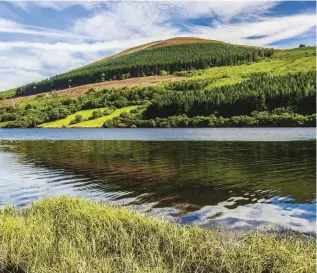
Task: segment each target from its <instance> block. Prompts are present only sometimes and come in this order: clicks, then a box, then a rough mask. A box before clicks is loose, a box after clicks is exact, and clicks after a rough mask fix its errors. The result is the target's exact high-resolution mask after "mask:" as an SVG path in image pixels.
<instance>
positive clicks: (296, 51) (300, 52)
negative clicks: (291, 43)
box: [274, 46, 316, 58]
mask: <svg viewBox="0 0 317 273" xmlns="http://www.w3.org/2000/svg"><path fill="white" fill-rule="evenodd" d="M307 54H308V55H314V54H315V55H314V56H316V47H314V46H307V47H299V48H292V49H284V50H276V51H275V53H274V57H276V58H284V57H304V56H305V55H307Z"/></svg>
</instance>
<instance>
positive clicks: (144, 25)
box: [0, 0, 316, 91]
mask: <svg viewBox="0 0 317 273" xmlns="http://www.w3.org/2000/svg"><path fill="white" fill-rule="evenodd" d="M179 36H180V37H184V36H185V37H200V38H206V39H212V40H220V41H224V42H228V43H234V44H242V45H254V46H267V47H274V48H294V47H298V46H299V44H301V43H302V44H306V45H314V44H315V43H316V42H315V40H316V2H315V1H291V2H287V1H273V0H271V1H252V0H248V1H244V2H243V1H165V2H163V1H131V0H130V1H127V0H126V1H121V2H120V1H95V2H89V1H78V2H75V1H71V2H70V1H43V0H42V1H28V2H23V1H11V2H0V91H4V90H8V89H11V88H14V87H18V86H20V85H23V84H26V83H29V82H33V81H38V80H42V79H44V78H47V77H50V76H53V75H56V74H59V73H63V72H66V71H68V70H70V69H73V68H77V67H80V66H83V65H85V64H87V63H90V62H93V61H96V60H98V59H101V58H104V57H106V56H109V55H113V54H115V53H118V52H120V51H122V50H124V49H127V48H130V47H133V46H137V45H140V44H145V43H148V42H152V41H158V40H164V39H168V38H172V37H179Z"/></svg>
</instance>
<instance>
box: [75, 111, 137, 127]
mask: <svg viewBox="0 0 317 273" xmlns="http://www.w3.org/2000/svg"><path fill="white" fill-rule="evenodd" d="M137 107H138V106H128V107H124V108H121V109H117V110H115V111H114V112H113V113H112V114H110V115H107V116H104V117H101V118H97V119H93V120H88V121H84V122H81V123H77V124H74V125H71V126H70V127H72V128H100V127H102V125H103V124H104V123H105V122H106V121H108V120H112V119H113V118H114V117H118V116H119V115H120V114H121V113H123V112H127V113H129V112H130V111H131V110H132V109H136V108H137Z"/></svg>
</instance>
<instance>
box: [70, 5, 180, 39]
mask: <svg viewBox="0 0 317 273" xmlns="http://www.w3.org/2000/svg"><path fill="white" fill-rule="evenodd" d="M167 19H168V17H167V16H166V14H164V13H161V12H160V11H158V10H157V12H153V9H152V4H151V3H150V4H149V3H147V2H145V3H133V4H131V3H129V4H128V3H126V2H119V3H116V4H115V5H113V6H112V7H111V9H109V10H105V11H102V12H100V13H97V14H95V15H93V16H91V17H89V18H83V19H82V18H80V19H78V20H77V21H76V22H75V23H74V27H73V31H74V32H75V33H77V34H80V35H82V36H88V37H91V38H92V39H94V40H106V41H112V40H117V39H122V40H125V39H129V40H130V39H135V38H145V37H151V39H152V40H153V39H154V40H158V39H160V38H161V37H171V36H175V35H178V34H179V33H180V32H179V29H178V28H176V27H173V26H171V24H170V23H169V22H168V21H167Z"/></svg>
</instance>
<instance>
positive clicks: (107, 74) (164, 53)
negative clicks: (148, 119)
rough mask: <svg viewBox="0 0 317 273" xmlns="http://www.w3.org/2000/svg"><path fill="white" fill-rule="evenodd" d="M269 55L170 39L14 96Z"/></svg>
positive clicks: (244, 48)
mask: <svg viewBox="0 0 317 273" xmlns="http://www.w3.org/2000/svg"><path fill="white" fill-rule="evenodd" d="M272 55H273V49H266V48H265V49H263V48H255V47H247V46H240V45H231V44H225V43H223V42H217V41H208V40H197V39H196V38H194V39H191V38H187V39H185V38H178V39H171V40H168V41H163V42H159V43H152V44H150V45H146V46H140V47H138V48H134V49H131V50H128V51H126V53H122V54H118V55H117V56H115V57H112V58H106V59H104V60H102V61H98V62H95V63H93V64H91V65H87V66H85V67H82V68H79V69H75V70H72V71H70V72H67V73H64V74H61V75H57V76H54V77H51V78H49V79H46V80H43V81H41V82H37V83H31V84H28V85H25V86H22V87H19V88H17V90H16V95H18V96H20V95H30V94H38V93H42V92H49V91H51V90H60V89H65V88H68V87H69V86H79V85H83V84H89V83H95V82H101V81H107V80H113V79H125V78H129V77H137V76H150V75H160V74H163V75H164V74H166V73H174V72H175V71H180V70H187V69H193V68H195V69H205V68H207V67H215V66H226V65H234V64H239V63H243V62H253V61H256V60H259V59H261V58H264V57H270V56H272Z"/></svg>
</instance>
